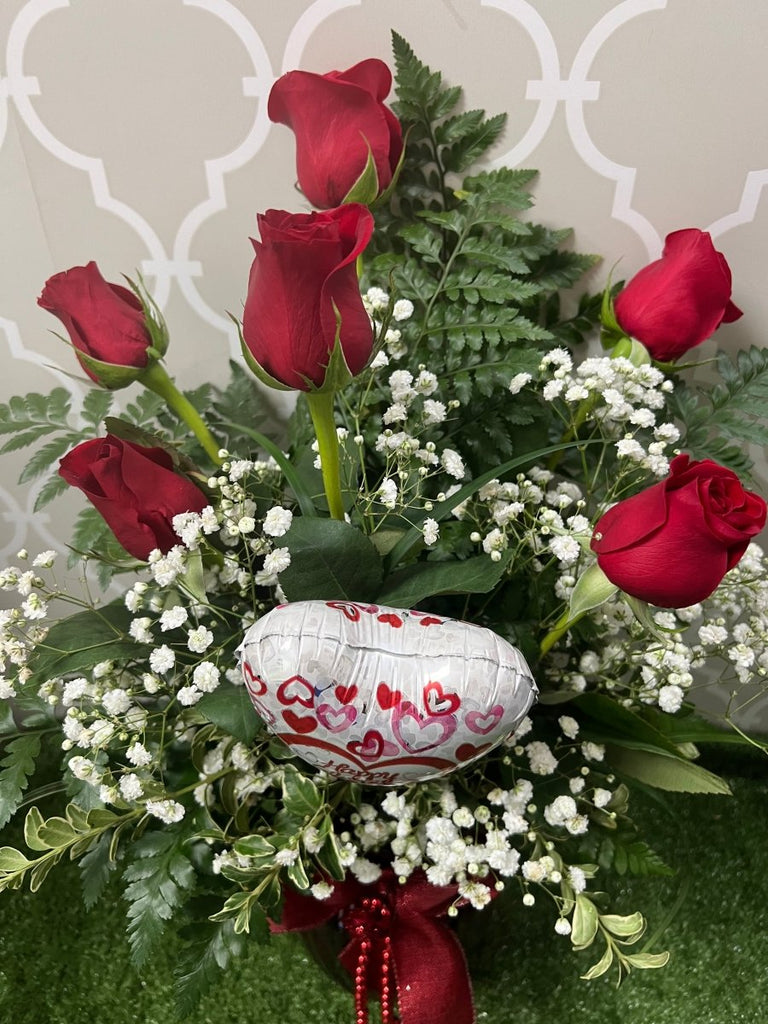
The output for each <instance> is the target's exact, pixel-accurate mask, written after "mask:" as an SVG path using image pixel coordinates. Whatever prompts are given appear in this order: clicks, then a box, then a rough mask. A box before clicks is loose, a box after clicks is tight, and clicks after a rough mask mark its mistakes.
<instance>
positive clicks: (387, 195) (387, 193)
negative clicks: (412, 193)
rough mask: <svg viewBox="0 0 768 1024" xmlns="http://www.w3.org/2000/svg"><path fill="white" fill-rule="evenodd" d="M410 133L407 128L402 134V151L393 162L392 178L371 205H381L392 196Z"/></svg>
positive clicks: (403, 160)
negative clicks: (394, 162)
mask: <svg viewBox="0 0 768 1024" xmlns="http://www.w3.org/2000/svg"><path fill="white" fill-rule="evenodd" d="M410 133H411V129H410V128H408V129H407V130H406V133H405V135H404V136H403V148H402V151H401V153H400V159H399V160H398V161H397V163H396V164H395V168H394V170H393V171H392V178H391V180H390V182H389V184H388V185H387V187H386V188H385V189H384V191H383V192H382V193H381V195H380V196H378V197H377V198H376V201H375V202H374V203H372V204H371V205H372V206H382V205H383V204H384V203H386V202H388V201H389V199H390V197H391V196H392V193H393V192H394V191H395V189H396V188H397V182H398V179H399V177H400V173H401V172H402V170H403V165H404V163H405V148H406V146H407V145H408V136H409V135H410Z"/></svg>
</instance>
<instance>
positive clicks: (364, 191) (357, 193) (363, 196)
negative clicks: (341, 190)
mask: <svg viewBox="0 0 768 1024" xmlns="http://www.w3.org/2000/svg"><path fill="white" fill-rule="evenodd" d="M366 145H367V146H368V159H367V160H366V161H365V167H364V168H363V170H362V172H361V174H360V177H359V178H358V179H357V181H355V182H354V184H353V185H352V188H351V189H350V190H349V192H347V194H346V195H345V196H344V198H343V199H342V200H341V203H340V204H339V205H340V206H345V205H346V204H347V203H362V205H363V206H372V205H373V203H375V202H376V199H377V198H378V195H379V172H378V171H377V170H376V164H375V162H374V159H373V153H372V152H371V146H370V143H369V142H368V140H367V139H366Z"/></svg>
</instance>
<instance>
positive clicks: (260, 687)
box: [243, 661, 267, 697]
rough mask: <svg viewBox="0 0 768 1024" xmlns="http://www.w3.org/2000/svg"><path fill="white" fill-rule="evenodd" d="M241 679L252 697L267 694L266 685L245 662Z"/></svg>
mask: <svg viewBox="0 0 768 1024" xmlns="http://www.w3.org/2000/svg"><path fill="white" fill-rule="evenodd" d="M243 679H244V680H245V685H246V686H247V687H248V692H249V693H250V695H251V696H252V697H261V695H262V694H264V693H266V692H267V684H266V683H265V682H264V680H263V679H262V678H261V676H257V675H256V673H255V672H254V671H253V669H252V668H251V666H250V665H249V664H248V662H247V661H244V662H243Z"/></svg>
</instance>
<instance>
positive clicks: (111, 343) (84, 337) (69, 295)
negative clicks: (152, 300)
mask: <svg viewBox="0 0 768 1024" xmlns="http://www.w3.org/2000/svg"><path fill="white" fill-rule="evenodd" d="M37 304H38V305H39V306H42V308H43V309H47V310H48V312H49V313H53V315H54V316H57V317H58V318H59V320H61V322H62V323H63V324H64V326H65V327H66V329H67V333H68V334H69V338H70V341H71V342H72V344H73V346H74V347H75V349H76V350H77V357H78V360H79V362H80V365H81V366H82V367H83V369H84V370H85V372H86V373H87V374H88V376H89V377H90V378H91V380H94V381H96V382H97V383H98V384H102V385H104V386H105V387H109V388H116V387H125V386H126V385H128V384H131V383H133V381H134V380H136V378H137V377H138V376H139V375H140V374H141V373H142V371H143V370H145V369H146V368H147V365H148V363H149V361H150V354H149V353H148V351H147V350H148V349H150V348H153V353H154V358H157V357H158V355H162V354H163V352H164V351H165V345H166V342H165V338H164V337H161V335H162V334H163V332H162V331H161V330H159V325H157V324H154V323H153V324H151V325H150V324H149V323H148V320H147V316H146V313H145V311H144V307H143V306H142V304H141V302H140V300H139V299H138V297H137V296H136V295H134V293H133V292H132V291H130V290H129V289H128V288H123V286H122V285H119V284H110V283H109V282H108V281H105V280H104V278H103V277H102V276H101V272H100V271H99V268H98V267H97V266H96V264H95V263H94V262H93V260H91V262H90V263H87V264H86V265H85V266H84V267H72V268H71V269H70V270H64V271H62V272H61V273H60V274H54V276H53V277H51V278H49V279H48V280H47V281H46V283H45V287H44V288H43V291H42V294H41V295H40V298H39V299H38V300H37ZM150 327H152V328H154V329H155V332H156V333H155V336H153V333H152V330H151V329H150Z"/></svg>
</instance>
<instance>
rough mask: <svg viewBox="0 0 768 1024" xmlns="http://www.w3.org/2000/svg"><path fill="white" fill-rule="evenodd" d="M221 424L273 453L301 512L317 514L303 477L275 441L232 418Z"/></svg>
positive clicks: (311, 514)
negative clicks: (302, 480)
mask: <svg viewBox="0 0 768 1024" xmlns="http://www.w3.org/2000/svg"><path fill="white" fill-rule="evenodd" d="M219 424H220V425H221V426H223V427H230V428H231V429H232V430H237V431H239V433H241V434H243V435H244V436H245V437H249V438H250V439H251V440H252V441H255V442H256V444H258V445H259V446H260V447H261V448H263V449H264V451H265V452H267V454H269V455H271V456H272V458H273V459H274V460H275V462H276V463H277V464H278V466H279V467H280V470H281V472H282V474H283V476H284V477H285V479H286V482H287V484H288V486H289V487H290V488H291V490H292V491H293V493H294V494H295V495H296V500H297V501H298V503H299V508H300V509H301V514H302V515H303V516H307V517H310V516H316V515H317V510H316V509H315V506H314V502H313V501H312V496H311V494H310V493H309V491H308V490H307V489H306V488H305V487H304V485H303V484H302V482H301V478H300V477H299V475H298V473H297V472H296V470H295V469H294V467H293V466H292V465H291V461H290V459H287V458H286V457H285V455H284V454H283V452H282V451H281V450H280V448H278V446H277V445H276V444H275V442H274V441H270V439H269V438H268V437H267V436H266V435H265V434H261V433H259V431H257V430H251V428H250V427H246V426H243V424H241V423H234V422H233V421H232V420H228V419H222V420H220V421H219Z"/></svg>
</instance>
